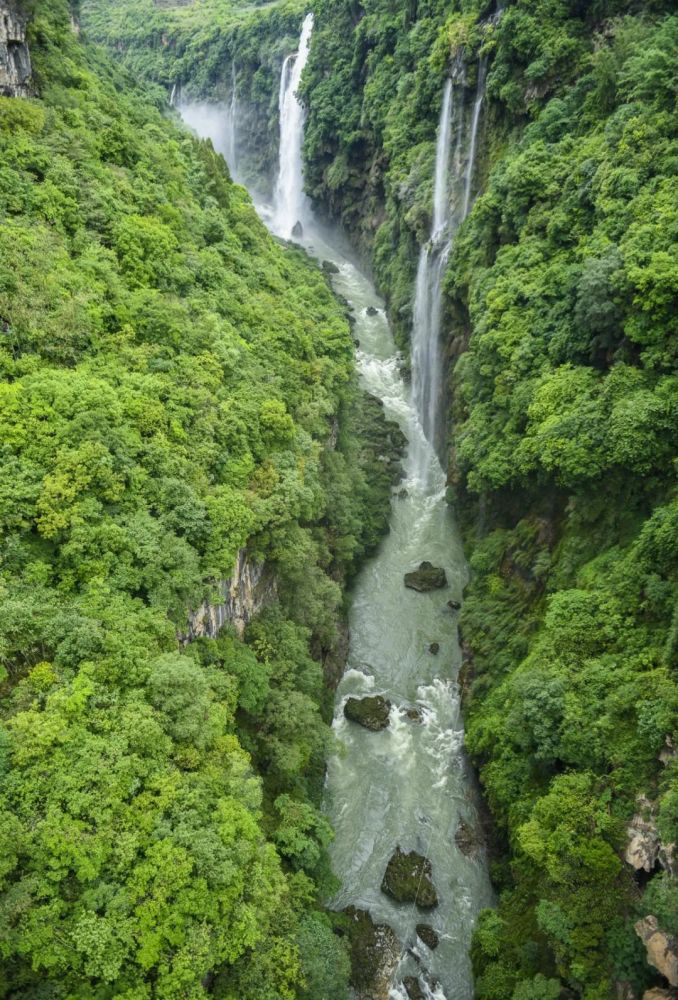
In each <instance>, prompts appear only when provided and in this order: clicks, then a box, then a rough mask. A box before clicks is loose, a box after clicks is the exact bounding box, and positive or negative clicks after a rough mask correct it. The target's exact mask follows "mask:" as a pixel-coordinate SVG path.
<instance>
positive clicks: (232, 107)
mask: <svg viewBox="0 0 678 1000" xmlns="http://www.w3.org/2000/svg"><path fill="white" fill-rule="evenodd" d="M177 92H178V93H179V99H178V101H177V100H176V95H177ZM175 102H176V107H177V110H178V112H179V114H180V115H181V117H182V118H183V120H184V121H185V122H186V124H187V125H189V126H190V127H191V128H192V129H193V131H194V132H197V134H198V135H199V136H201V138H203V139H210V140H211V142H212V145H213V146H214V148H215V149H216V151H217V153H221V155H222V156H223V158H224V159H225V160H226V163H227V164H228V168H229V170H230V171H231V176H232V177H237V175H238V145H237V122H238V89H237V76H236V68H235V64H233V66H232V67H231V97H230V101H229V103H228V104H210V103H209V102H208V101H188V100H183V98H182V96H181V90H180V88H178V87H177V85H176V84H175V85H174V87H173V88H172V95H171V98H170V104H171V105H172V106H174V104H175Z"/></svg>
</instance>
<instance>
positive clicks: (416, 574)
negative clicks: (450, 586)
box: [405, 561, 447, 594]
mask: <svg viewBox="0 0 678 1000" xmlns="http://www.w3.org/2000/svg"><path fill="white" fill-rule="evenodd" d="M405 586H406V587H409V588H410V590H418V591H419V592H420V593H422V594H426V593H428V592H429V591H430V590H440V589H441V588H442V587H446V586H447V577H446V575H445V570H444V569H442V567H440V566H434V565H433V564H432V563H430V562H426V561H424V562H422V563H419V569H415V570H412V572H411V573H406V574H405Z"/></svg>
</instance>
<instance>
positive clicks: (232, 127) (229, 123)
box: [224, 63, 238, 176]
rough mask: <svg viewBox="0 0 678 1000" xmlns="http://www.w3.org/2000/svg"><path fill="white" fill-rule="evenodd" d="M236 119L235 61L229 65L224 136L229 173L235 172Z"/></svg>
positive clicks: (236, 85) (233, 173)
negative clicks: (228, 99)
mask: <svg viewBox="0 0 678 1000" xmlns="http://www.w3.org/2000/svg"><path fill="white" fill-rule="evenodd" d="M237 121H238V81H237V71H236V68H235V63H233V64H232V66H231V100H230V102H229V105H228V114H227V116H226V136H225V152H224V157H225V159H226V162H227V163H228V166H229V169H230V171H231V174H232V175H233V176H235V174H236V173H237V169H238V166H237V145H236V139H237V133H236V129H237Z"/></svg>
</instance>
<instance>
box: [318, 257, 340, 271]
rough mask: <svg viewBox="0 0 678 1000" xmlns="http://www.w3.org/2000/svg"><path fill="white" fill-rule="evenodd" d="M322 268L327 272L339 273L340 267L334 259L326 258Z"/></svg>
mask: <svg viewBox="0 0 678 1000" xmlns="http://www.w3.org/2000/svg"><path fill="white" fill-rule="evenodd" d="M322 269H323V271H324V272H325V274H339V268H338V267H337V265H336V264H335V263H334V261H333V260H324V261H323V262H322Z"/></svg>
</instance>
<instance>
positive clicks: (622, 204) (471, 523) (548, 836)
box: [304, 0, 678, 1000]
mask: <svg viewBox="0 0 678 1000" xmlns="http://www.w3.org/2000/svg"><path fill="white" fill-rule="evenodd" d="M669 7H670V5H667V4H661V3H647V4H631V3H615V2H607V3H601V4H596V5H574V4H567V3H563V2H555V0H548V2H546V0H545V2H542V3H539V4H534V3H527V2H521V0H517V2H515V3H511V4H508V5H507V6H506V8H505V10H504V11H503V13H502V15H501V17H500V18H498V19H497V18H492V17H490V16H489V15H490V14H491V11H490V10H489V9H488V8H487V7H486V5H480V4H476V3H473V2H470V3H463V2H462V3H461V4H456V5H453V6H452V9H451V6H450V5H449V4H443V3H435V2H431V3H419V4H413V3H408V2H403V3H398V4H391V3H388V4H387V3H384V2H382V0H365V2H364V3H363V4H362V5H358V4H354V3H349V2H344V3H334V2H331V0H326V2H324V3H321V4H320V5H319V13H318V18H317V25H318V27H317V32H316V36H315V41H314V47H313V50H312V55H311V60H310V63H309V71H308V75H307V77H306V80H305V90H304V92H305V96H306V100H307V102H308V105H309V109H310V110H309V122H308V126H307V132H306V162H307V176H308V179H309V184H310V188H311V191H312V193H313V194H314V195H315V196H316V197H317V198H319V199H320V200H321V201H323V202H324V203H325V204H326V205H327V206H328V207H329V209H330V211H331V212H332V213H333V214H334V215H335V216H336V217H337V218H339V219H341V220H342V222H343V223H344V224H345V225H346V226H347V227H348V228H349V229H350V230H351V231H352V232H353V234H354V236H355V238H356V239H357V240H358V241H359V242H360V243H361V244H362V245H363V246H365V247H368V248H370V249H371V252H372V256H373V260H374V266H375V271H376V273H377V276H378V279H379V281H380V283H381V285H382V289H383V290H384V292H385V293H386V295H387V296H388V300H389V304H390V309H391V314H392V316H393V318H394V321H395V323H396V326H397V330H398V333H399V337H400V341H401V343H402V344H403V346H404V347H405V348H406V347H407V331H408V330H409V327H410V323H411V299H412V289H413V284H414V270H415V267H416V259H417V247H418V246H419V245H420V244H421V243H422V242H423V241H424V240H425V239H426V238H427V233H428V230H429V221H428V220H429V213H430V198H431V178H432V174H433V170H432V162H433V151H434V139H435V128H436V122H437V116H438V110H439V102H440V91H441V84H442V79H443V77H444V75H445V74H446V73H449V72H450V71H451V69H452V66H453V65H456V66H457V71H458V72H459V71H460V70H459V66H460V62H461V67H462V70H461V72H462V74H463V79H465V81H466V86H465V91H466V93H465V98H464V100H465V102H466V105H467V108H469V109H470V106H471V103H472V101H473V99H474V97H475V95H476V81H477V75H478V67H479V59H480V57H481V56H482V57H483V60H484V61H485V62H486V64H487V67H488V71H487V80H486V87H485V91H484V100H485V107H484V125H483V128H482V134H481V139H480V155H479V157H478V162H477V165H476V181H475V187H476V188H480V189H481V190H482V192H483V193H482V195H481V197H479V198H478V200H477V202H476V204H475V207H474V209H473V211H472V213H471V215H470V217H469V219H468V220H467V222H466V223H465V225H464V226H463V227H462V229H461V232H460V233H459V236H458V238H457V241H456V244H455V247H454V250H453V254H452V256H451V260H450V264H449V267H448V272H447V275H446V284H445V313H446V317H445V329H446V332H445V336H446V345H445V348H446V357H447V358H448V361H449V366H450V387H449V388H450V397H451V399H452V412H451V417H452V419H451V422H450V433H449V456H450V461H449V466H450V498H451V500H453V502H455V505H456V506H457V508H458V510H459V512H460V514H461V516H462V518H463V521H464V523H465V527H466V537H467V544H468V551H469V555H470V560H471V569H472V581H471V585H470V587H469V589H468V591H467V598H466V606H465V608H464V611H463V615H462V628H463V635H464V640H465V647H466V648H467V649H470V651H471V654H472V656H473V659H472V660H470V659H469V661H468V662H467V664H466V683H467V685H468V688H469V697H468V699H467V720H468V723H467V724H468V745H469V747H470V749H471V751H472V752H473V754H474V756H475V759H476V761H477V762H478V763H479V765H480V773H481V778H482V782H483V785H484V788H485V791H486V795H487V798H488V801H489V804H490V806H491V808H492V811H493V814H494V817H495V820H496V823H497V827H498V832H499V835H500V838H501V837H503V838H505V842H504V849H503V853H504V859H503V860H502V861H500V862H498V863H497V864H496V865H495V872H494V874H495V879H496V882H497V886H498V888H499V890H500V904H499V907H498V909H497V910H496V911H488V913H487V914H486V915H485V916H484V917H483V919H482V920H481V923H480V927H479V930H478V932H477V935H476V941H475V945H474V952H473V957H474V964H475V970H476V977H477V978H476V990H477V995H478V997H479V998H481V1000H484V998H487V1000H490V998H492V1000H500V998H501V1000H503V998H505V997H514V998H516V1000H518V998H520V1000H525V998H527V997H530V998H532V997H534V998H536V997H539V998H540V1000H541V998H544V997H547V996H548V997H551V996H553V997H557V996H559V995H563V994H562V993H561V991H562V990H563V989H565V990H567V991H568V992H567V995H573V996H582V997H586V998H588V1000H593V998H596V1000H597V998H603V997H609V996H612V995H613V994H614V990H615V983H617V984H626V986H625V987H624V988H631V989H632V990H633V991H641V990H642V989H643V987H645V986H647V985H650V984H652V983H654V982H658V981H661V980H659V979H658V977H657V973H656V970H654V969H651V968H650V967H649V966H648V965H647V963H646V961H645V950H644V947H643V945H642V943H641V941H640V940H639V939H638V937H637V935H636V934H635V933H634V930H633V922H634V919H637V917H638V916H639V915H640V916H642V915H644V914H645V913H654V914H655V915H656V916H657V917H658V920H659V923H660V925H661V926H663V928H664V929H665V930H668V931H674V932H675V931H676V930H678V923H677V920H678V910H677V909H676V902H675V901H676V896H677V893H676V886H675V882H674V880H673V879H672V878H671V876H670V874H669V873H668V872H665V871H663V870H662V869H661V867H660V866H659V865H657V867H656V869H654V870H653V871H652V873H651V876H652V877H651V878H650V879H649V884H648V886H647V888H646V889H645V890H644V891H643V889H644V882H643V880H642V879H641V881H640V884H639V883H638V882H637V881H636V879H635V878H634V876H635V875H636V873H635V871H634V870H633V869H632V868H631V867H630V866H629V865H627V864H626V863H625V862H624V860H623V854H624V849H625V846H626V837H627V834H626V828H627V826H628V824H629V822H630V820H631V817H632V816H633V814H634V812H636V811H637V810H638V809H639V808H640V807H639V805H638V803H637V801H636V800H637V797H638V796H645V797H647V799H648V800H649V802H650V805H649V806H645V807H644V808H645V812H646V814H647V815H646V818H647V819H648V820H649V821H650V822H651V823H655V824H656V827H657V830H658V835H659V836H660V837H661V839H662V840H663V842H664V843H665V844H670V843H672V842H675V841H676V838H677V837H678V812H677V810H676V801H677V799H676V796H677V789H678V773H677V771H676V769H677V767H678V761H677V760H676V757H675V755H674V754H673V747H674V746H675V744H676V738H677V737H678V686H677V685H676V668H677V667H678V662H677V660H676V618H675V607H676V567H677V565H678V559H677V556H678V552H677V551H676V541H675V540H676V537H678V535H677V530H676V529H677V528H678V521H677V520H676V516H677V514H676V501H675V499H674V497H675V493H674V488H675V487H674V482H675V480H674V478H673V473H674V469H673V461H674V456H675V440H676V423H677V415H678V414H677V411H678V392H677V387H676V380H675V342H676V318H675V311H674V309H673V304H674V303H675V299H676V292H677V291H678V288H677V286H676V276H677V275H678V260H677V259H676V245H677V242H676V237H677V235H678V216H677V215H676V205H677V204H678V199H677V197H676V177H675V173H676V171H675V164H676V137H675V101H676V72H675V70H676V59H677V54H678V19H676V18H675V17H672V16H669V15H668V14H666V13H665V12H666V11H668V10H669ZM462 166H463V164H462ZM660 756H661V758H662V759H661V761H660ZM650 813H651V815H650ZM641 874H642V875H643V876H644V878H645V879H647V875H646V873H642V872H641ZM619 988H621V987H619Z"/></svg>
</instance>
